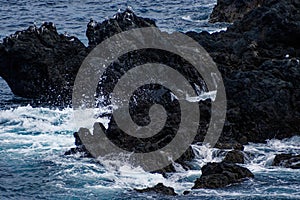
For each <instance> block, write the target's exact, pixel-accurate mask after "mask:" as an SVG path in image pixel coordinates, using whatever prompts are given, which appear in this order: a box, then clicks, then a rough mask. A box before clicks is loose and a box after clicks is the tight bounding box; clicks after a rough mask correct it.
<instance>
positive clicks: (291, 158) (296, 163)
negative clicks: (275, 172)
mask: <svg viewBox="0 0 300 200" xmlns="http://www.w3.org/2000/svg"><path fill="white" fill-rule="evenodd" d="M273 166H280V167H286V168H292V169H300V155H293V154H278V155H276V156H275V158H274V160H273Z"/></svg>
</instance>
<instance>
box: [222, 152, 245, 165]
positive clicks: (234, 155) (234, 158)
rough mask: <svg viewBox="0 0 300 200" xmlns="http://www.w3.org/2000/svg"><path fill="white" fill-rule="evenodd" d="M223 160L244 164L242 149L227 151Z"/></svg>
mask: <svg viewBox="0 0 300 200" xmlns="http://www.w3.org/2000/svg"><path fill="white" fill-rule="evenodd" d="M223 162H227V163H240V164H244V154H243V152H242V151H238V150H233V151H229V152H228V153H227V154H226V156H225V158H224V160H223Z"/></svg>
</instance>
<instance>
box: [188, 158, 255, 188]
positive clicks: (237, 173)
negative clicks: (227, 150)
mask: <svg viewBox="0 0 300 200" xmlns="http://www.w3.org/2000/svg"><path fill="white" fill-rule="evenodd" d="M201 171H202V175H201V177H200V178H198V179H197V180H196V181H195V185H194V186H193V188H192V189H200V188H212V189H214V188H221V187H225V186H228V185H230V184H234V183H239V182H242V181H243V180H245V179H246V178H253V177H254V175H253V174H252V173H251V172H250V171H249V170H248V169H247V168H244V167H240V166H238V165H236V164H230V163H225V162H221V163H208V164H207V165H205V166H203V167H202V169H201Z"/></svg>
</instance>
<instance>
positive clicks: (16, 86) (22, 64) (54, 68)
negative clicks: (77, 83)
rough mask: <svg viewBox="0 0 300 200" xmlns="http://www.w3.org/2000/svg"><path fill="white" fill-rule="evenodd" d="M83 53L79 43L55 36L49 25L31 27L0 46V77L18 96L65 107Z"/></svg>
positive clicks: (66, 37)
mask: <svg viewBox="0 0 300 200" xmlns="http://www.w3.org/2000/svg"><path fill="white" fill-rule="evenodd" d="M87 54H88V52H87V51H86V47H85V46H84V45H83V43H82V42H81V41H79V40H78V39H77V38H76V37H69V36H65V35H62V34H58V33H57V31H56V27H55V26H54V24H53V23H44V24H43V25H42V26H41V27H39V28H38V27H35V26H31V27H29V28H28V29H27V30H24V31H18V32H16V33H15V34H13V35H11V36H9V37H6V38H4V40H3V43H0V76H1V77H2V78H3V79H5V81H6V82H7V83H8V85H9V87H10V88H11V90H12V92H13V93H14V94H16V95H18V96H21V97H25V98H34V99H39V100H41V101H46V102H49V103H50V104H54V105H64V106H66V105H68V104H70V101H71V91H72V87H73V83H74V79H75V76H76V74H77V71H78V69H79V67H80V65H81V62H82V61H83V60H84V58H85V57H86V56H87Z"/></svg>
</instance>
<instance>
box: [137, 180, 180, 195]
mask: <svg viewBox="0 0 300 200" xmlns="http://www.w3.org/2000/svg"><path fill="white" fill-rule="evenodd" d="M134 190H135V191H137V192H139V193H149V192H155V193H158V194H164V195H170V196H176V195H177V194H176V193H175V190H174V188H172V187H167V186H165V185H164V184H162V183H158V184H157V185H155V186H154V187H149V188H145V189H134Z"/></svg>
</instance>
